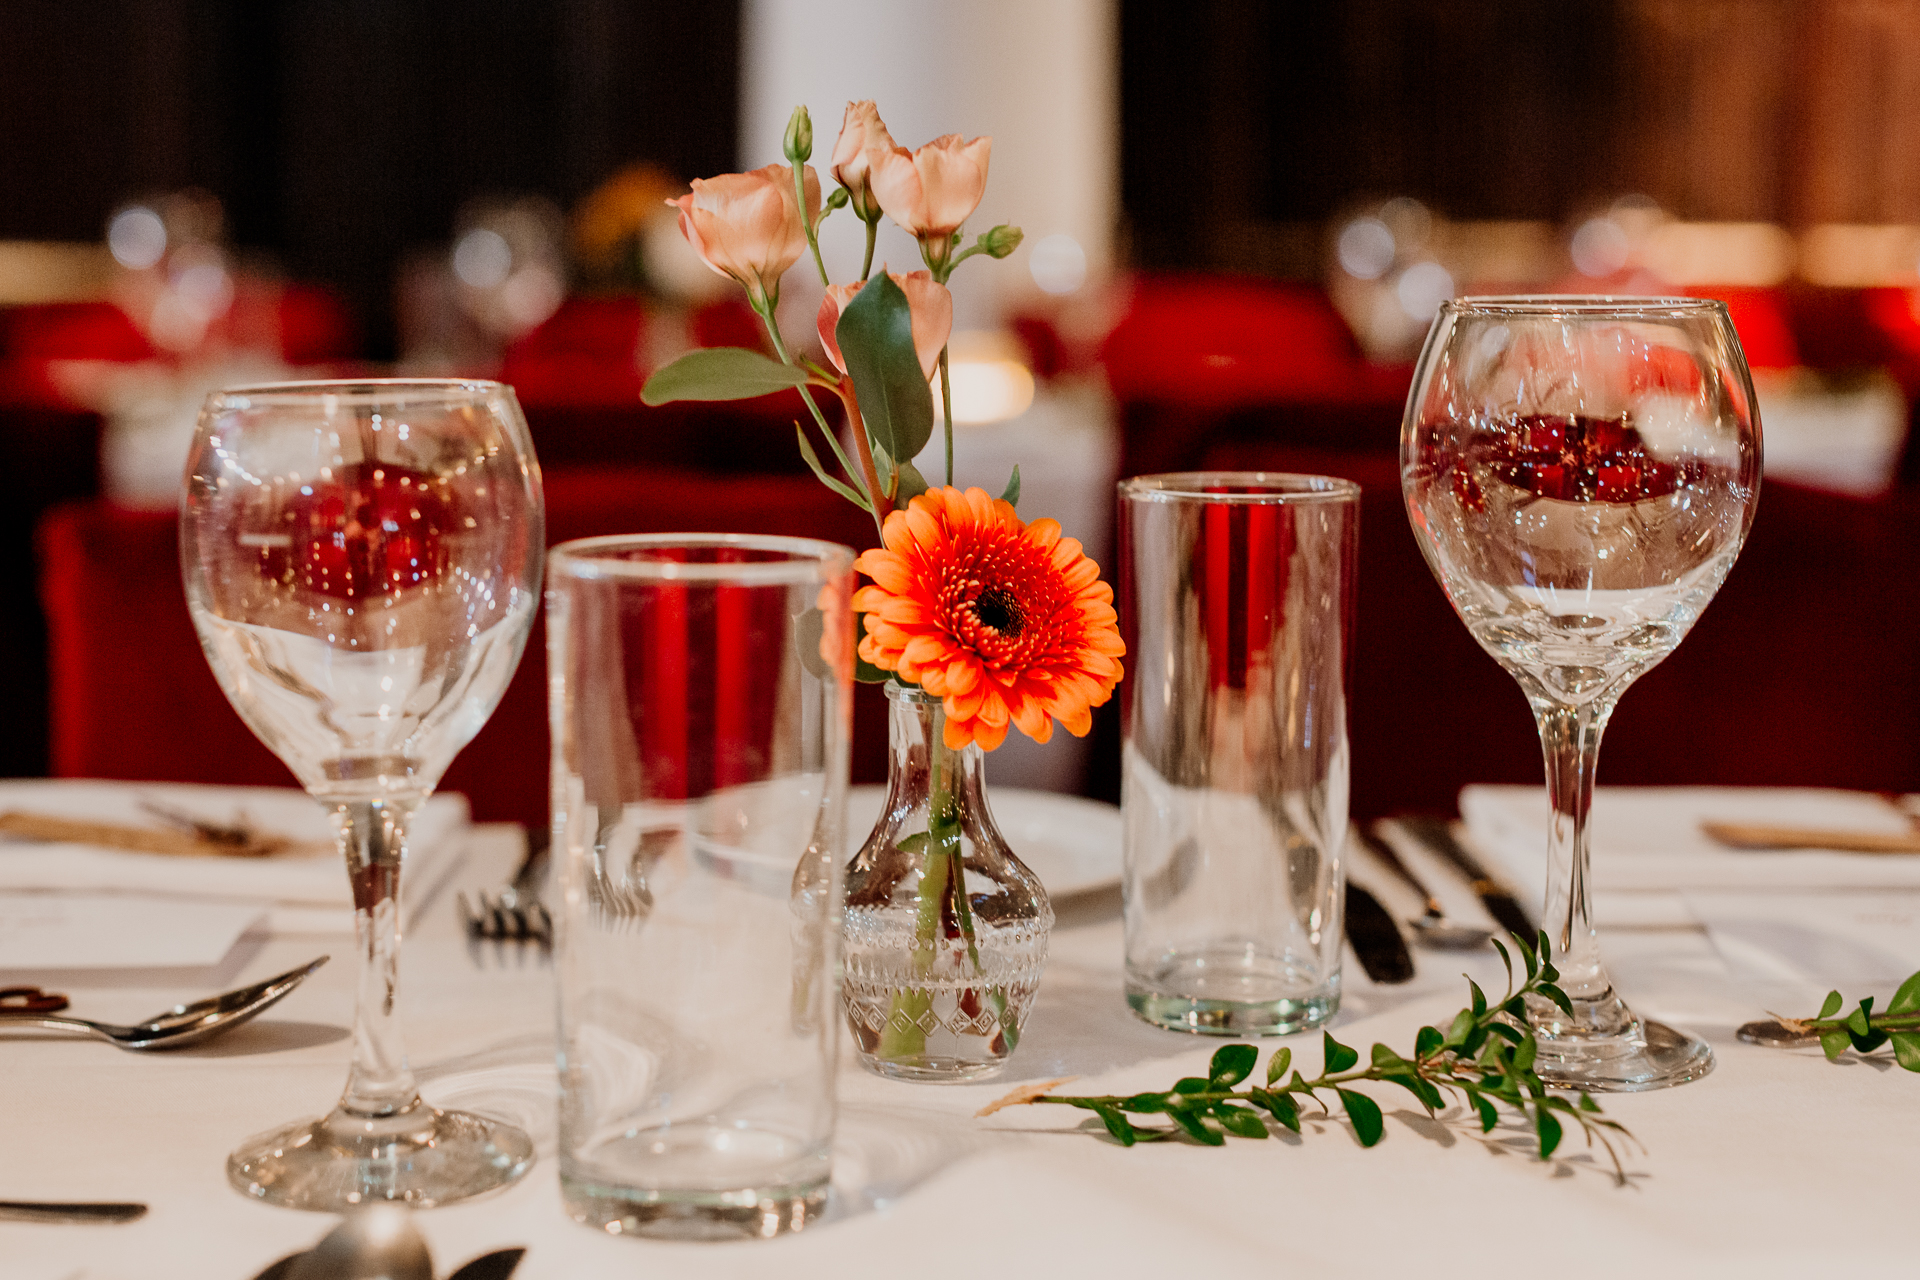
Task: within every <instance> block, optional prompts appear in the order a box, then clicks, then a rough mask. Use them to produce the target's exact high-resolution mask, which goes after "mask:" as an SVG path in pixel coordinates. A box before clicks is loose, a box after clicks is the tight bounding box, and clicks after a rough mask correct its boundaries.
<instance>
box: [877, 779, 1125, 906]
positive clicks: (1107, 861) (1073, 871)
mask: <svg viewBox="0 0 1920 1280" xmlns="http://www.w3.org/2000/svg"><path fill="white" fill-rule="evenodd" d="M886 799H887V789H886V788H885V787H849V788H848V789H847V829H848V830H849V831H851V832H853V833H854V836H853V838H854V840H855V841H859V840H861V839H864V838H865V836H866V834H867V833H868V832H870V831H872V830H873V827H874V824H875V823H876V822H878V821H879V820H880V808H881V806H882V805H884V804H885V803H886ZM987 804H988V806H989V807H991V808H992V810H993V824H994V825H995V826H996V827H998V828H1000V834H1001V835H1003V836H1005V837H1006V838H1007V847H1008V848H1009V849H1012V850H1013V852H1014V854H1015V856H1017V857H1018V858H1019V859H1020V861H1022V862H1024V863H1026V864H1027V866H1028V867H1030V868H1032V870H1033V873H1034V874H1035V875H1037V876H1039V877H1040V883H1041V884H1043V885H1045V886H1046V889H1047V893H1048V894H1049V895H1050V896H1052V897H1055V898H1066V897H1071V896H1072V895H1074V894H1077V893H1091V892H1093V891H1094V890H1096V889H1110V888H1114V887H1116V886H1117V885H1119V883H1120V839H1121V827H1120V809H1119V807H1118V806H1116V805H1110V804H1102V803H1100V802H1099V801H1098V800H1083V799H1081V798H1080V797H1079V796H1066V795H1061V794H1059V793H1058V792H1053V791H1028V790H1024V789H1022V788H1020V787H991V788H989V789H988V791H987Z"/></svg>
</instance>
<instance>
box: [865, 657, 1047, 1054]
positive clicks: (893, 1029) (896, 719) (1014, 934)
mask: <svg viewBox="0 0 1920 1280" xmlns="http://www.w3.org/2000/svg"><path fill="white" fill-rule="evenodd" d="M887 699H888V701H889V703H890V704H891V710H892V720H891V728H890V735H889V736H890V742H891V755H890V759H889V764H888V780H887V802H886V807H885V809H884V810H882V812H881V815H880V822H879V825H878V826H876V827H875V828H874V829H873V834H872V835H870V836H868V837H867V840H866V843H865V845H864V846H863V847H862V848H861V849H860V851H859V853H857V854H856V855H854V858H853V861H852V863H851V864H849V866H848V868H847V903H846V937H845V946H844V963H845V985H844V993H845V1001H846V1009H847V1024H848V1026H849V1027H851V1028H852V1030H853V1039H854V1043H855V1044H856V1045H858V1046H859V1050H860V1060H861V1062H862V1063H864V1064H865V1065H866V1066H867V1068H868V1069H869V1070H871V1071H875V1072H878V1073H879V1074H880V1075H883V1076H891V1077H893V1078H895V1079H898V1080H921V1081H957V1080H974V1079H978V1078H979V1077H981V1076H985V1075H989V1074H991V1073H992V1072H994V1071H997V1070H998V1069H999V1068H1000V1066H1001V1064H1002V1063H1004V1062H1005V1061H1006V1059H1007V1055H1009V1054H1011V1053H1012V1052H1013V1050H1014V1047H1015V1046H1016V1045H1018V1044H1019V1042H1020V1029H1021V1027H1022V1026H1024V1025H1025V1023H1026V1020H1027V1013H1028V1011H1029V1010H1030V1009H1031V1008H1032V1007H1033V995H1034V992H1035V990H1036V989H1038V987H1039V985H1040V970H1041V969H1042V968H1043V967H1044V966H1045V964H1046V959H1047V935H1048V933H1049V932H1051V930H1052V929H1053V907H1052V905H1051V904H1049V903H1048V901H1047V891H1046V890H1045V889H1044V888H1042V887H1041V885H1040V881H1039V878H1038V877H1036V876H1035V875H1034V874H1033V872H1031V871H1029V870H1028V869H1027V868H1026V866H1025V865H1024V864H1023V863H1022V862H1021V861H1020V859H1018V858H1016V857H1015V856H1014V855H1013V852H1012V850H1010V849H1008V848H1007V845H1006V841H1005V840H1004V839H1003V838H1002V837H1001V835H1000V832H999V830H998V828H996V827H995V826H994V825H993V815H992V814H991V813H990V812H989V811H988V809H987V800H986V779H985V762H986V756H985V753H983V752H982V751H981V750H980V748H979V747H977V746H975V745H973V744H972V743H969V744H967V745H966V746H965V747H962V748H960V749H959V750H957V751H956V750H954V749H952V748H950V747H948V746H947V745H946V743H945V741H944V737H943V734H944V730H945V728H946V723H945V721H946V717H945V715H944V713H943V712H942V711H941V705H940V700H939V699H938V698H933V697H929V696H928V695H926V694H925V693H922V692H921V691H920V690H918V689H912V688H907V687H905V686H902V685H898V684H888V686H887Z"/></svg>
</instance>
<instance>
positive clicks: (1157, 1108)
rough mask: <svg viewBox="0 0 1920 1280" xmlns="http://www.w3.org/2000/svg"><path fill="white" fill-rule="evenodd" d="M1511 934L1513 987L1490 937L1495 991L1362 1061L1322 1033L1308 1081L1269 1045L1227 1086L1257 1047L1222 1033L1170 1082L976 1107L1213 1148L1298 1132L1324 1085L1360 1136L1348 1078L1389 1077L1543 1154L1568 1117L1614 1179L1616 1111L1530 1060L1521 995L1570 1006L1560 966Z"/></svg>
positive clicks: (1358, 1108) (1366, 1115)
mask: <svg viewBox="0 0 1920 1280" xmlns="http://www.w3.org/2000/svg"><path fill="white" fill-rule="evenodd" d="M1514 944H1515V947H1516V949H1517V950H1518V951H1519V952H1520V958H1521V961H1522V963H1523V964H1524V965H1525V968H1526V981H1524V982H1522V983H1521V984H1520V985H1519V987H1518V988H1517V989H1516V988H1515V986H1514V981H1513V980H1514V969H1513V959H1512V957H1511V956H1510V955H1509V954H1508V952H1507V949H1506V948H1505V947H1503V946H1501V945H1500V943H1499V942H1497V941H1496V942H1495V943H1494V944H1493V945H1494V947H1495V949H1496V950H1498V951H1499V952H1500V959H1501V961H1502V962H1503V963H1504V964H1505V965H1506V967H1507V991H1506V994H1505V995H1503V996H1502V997H1501V998H1500V999H1499V1000H1498V1001H1489V1000H1488V999H1487V997H1486V993H1485V992H1483V991H1481V989H1480V986H1479V984H1478V983H1476V982H1474V981H1473V980H1472V979H1468V981H1467V986H1468V988H1469V990H1470V991H1471V993H1472V1004H1471V1005H1470V1006H1469V1007H1467V1008H1465V1009H1462V1010H1460V1012H1459V1013H1457V1014H1455V1015H1454V1018H1453V1021H1452V1023H1451V1024H1449V1026H1448V1027H1447V1029H1446V1030H1445V1031H1442V1030H1441V1029H1440V1028H1438V1027H1422V1028H1420V1031H1419V1033H1418V1034H1417V1035H1416V1036H1415V1037H1414V1048H1413V1053H1412V1055H1411V1056H1403V1055H1401V1054H1399V1053H1396V1052H1394V1051H1393V1050H1392V1049H1389V1048H1388V1047H1387V1046H1386V1045H1384V1044H1376V1045H1374V1046H1373V1052H1372V1055H1371V1061H1370V1062H1369V1063H1368V1064H1367V1065H1366V1066H1360V1065H1359V1063H1360V1054H1359V1053H1358V1051H1356V1050H1354V1049H1352V1048H1349V1047H1348V1046H1346V1045H1344V1044H1341V1043H1340V1042H1339V1041H1338V1040H1335V1039H1334V1038H1333V1035H1332V1034H1331V1033H1327V1035H1326V1044H1325V1055H1324V1059H1323V1063H1322V1067H1321V1071H1320V1074H1319V1075H1318V1076H1315V1077H1314V1078H1313V1079H1311V1080H1309V1079H1307V1078H1306V1077H1305V1076H1303V1075H1302V1074H1301V1073H1300V1072H1299V1071H1298V1070H1292V1067H1293V1051H1292V1050H1291V1049H1286V1048H1281V1049H1275V1050H1274V1051H1273V1055H1272V1056H1271V1057H1270V1058H1268V1059H1267V1070H1266V1083H1265V1084H1264V1085H1254V1086H1249V1087H1248V1088H1246V1089H1243V1090H1236V1089H1235V1088H1234V1086H1235V1085H1238V1084H1240V1083H1241V1082H1242V1081H1244V1080H1246V1079H1247V1078H1248V1077H1249V1076H1251V1075H1252V1074H1253V1072H1254V1067H1255V1066H1256V1065H1257V1063H1258V1060H1259V1056H1260V1055H1259V1051H1258V1050H1256V1049H1255V1048H1254V1047H1253V1046H1252V1045H1249V1044H1230V1045H1227V1046H1226V1047H1224V1048H1222V1049H1221V1050H1220V1051H1219V1052H1217V1053H1215V1054H1214V1055H1213V1060H1212V1062H1211V1063H1209V1064H1208V1067H1207V1074H1206V1075H1205V1076H1204V1077H1202V1076H1188V1077H1186V1078H1185V1079H1183V1080H1179V1081H1176V1082H1175V1084H1174V1086H1173V1087H1172V1088H1171V1089H1164V1090H1159V1091H1150V1092H1146V1093H1135V1094H1124V1095H1123V1094H1107V1095H1098V1096H1080V1097H1076V1096H1070V1095H1058V1094H1053V1093H1050V1092H1049V1090H1051V1089H1054V1088H1057V1087H1058V1086H1060V1085H1062V1084H1065V1083H1067V1081H1065V1080H1050V1081H1046V1082H1044V1083H1041V1084H1037V1085H1028V1086H1024V1087H1022V1088H1020V1089H1016V1090H1014V1091H1013V1092H1012V1093H1010V1094H1008V1095H1007V1096H1006V1097H1004V1098H1001V1099H1000V1100H998V1101H997V1102H994V1103H992V1104H990V1105H989V1106H987V1107H986V1108H984V1109H983V1110H982V1111H981V1112H980V1114H981V1115H987V1114H990V1113H992V1112H994V1111H997V1110H999V1109H1000V1108H1002V1107H1009V1106H1020V1105H1025V1104H1029V1103H1057V1104H1059V1105H1061V1106H1068V1107H1079V1108H1081V1109H1083V1110H1086V1111H1091V1112H1093V1113H1094V1114H1095V1115H1097V1116H1099V1117H1100V1119H1101V1121H1102V1122H1103V1123H1104V1124H1105V1125H1106V1126H1107V1132H1108V1133H1110V1134H1112V1135H1113V1137H1114V1139H1115V1140H1116V1141H1118V1142H1119V1143H1120V1144H1121V1145H1122V1146H1128V1147H1130V1146H1133V1145H1134V1144H1135V1143H1137V1142H1152V1141H1159V1140H1162V1139H1166V1138H1172V1137H1177V1136H1180V1135H1182V1134H1184V1135H1185V1136H1186V1137H1188V1138H1191V1139H1192V1140H1193V1141H1195V1142H1200V1143H1204V1144H1206V1145H1207V1146H1211V1147H1218V1146H1223V1145H1225V1143H1226V1140H1227V1136H1228V1135H1232V1136H1234V1137H1240V1138H1265V1137H1267V1136H1269V1129H1268V1126H1269V1125H1270V1124H1279V1125H1282V1126H1284V1127H1285V1128H1287V1129H1290V1130H1292V1131H1293V1132H1294V1133H1299V1132H1300V1123H1301V1107H1302V1105H1303V1104H1309V1105H1316V1106H1318V1107H1319V1108H1320V1110H1321V1112H1322V1113H1323V1114H1326V1115H1329V1116H1330V1115H1332V1110H1331V1109H1330V1108H1329V1107H1328V1105H1327V1100H1326V1099H1325V1098H1324V1097H1322V1096H1321V1095H1322V1094H1323V1093H1331V1094H1332V1095H1333V1097H1334V1100H1335V1101H1337V1102H1338V1103H1339V1104H1340V1106H1341V1108H1342V1109H1343V1110H1344V1111H1345V1112H1346V1115H1347V1120H1348V1121H1349V1122H1350V1123H1351V1124H1352V1125H1353V1132H1354V1136H1355V1137H1356V1138H1358V1139H1359V1140H1360V1145H1361V1146H1363V1147H1371V1146H1373V1145H1374V1144H1375V1143H1377V1142H1379V1141H1380V1139H1381V1138H1382V1137H1383V1136H1385V1125H1384V1121H1383V1117H1382V1116H1381V1112H1380V1104H1379V1103H1377V1102H1375V1101H1374V1100H1373V1099H1372V1098H1371V1097H1369V1096H1368V1095H1367V1094H1365V1093H1362V1092H1361V1091H1360V1090H1358V1089H1356V1088H1354V1087H1353V1086H1355V1085H1359V1084H1366V1083H1380V1084H1394V1085H1398V1086H1400V1087H1401V1088H1403V1089H1405V1090H1406V1091H1407V1092H1408V1093H1411V1094H1412V1095H1413V1096H1414V1097H1415V1098H1416V1099H1418V1100H1419V1102H1420V1105H1421V1106H1422V1107H1424V1108H1425V1109H1426V1112H1427V1114H1428V1115H1429V1116H1432V1115H1436V1114H1438V1113H1439V1112H1440V1111H1441V1110H1443V1109H1444V1108H1445V1107H1446V1105H1447V1101H1446V1098H1445V1097H1443V1096H1442V1093H1441V1091H1442V1090H1446V1091H1447V1092H1449V1093H1452V1094H1454V1095H1456V1096H1457V1097H1459V1098H1460V1099H1462V1100H1463V1101H1464V1102H1465V1103H1466V1104H1468V1105H1469V1106H1471V1107H1472V1108H1473V1110H1474V1111H1475V1112H1476V1113H1477V1114H1478V1116H1479V1121H1480V1131H1481V1132H1482V1133H1489V1132H1491V1131H1492V1130H1493V1129H1494V1127H1495V1126H1496V1125H1498V1124H1499V1123H1500V1111H1501V1108H1502V1107H1503V1106H1504V1107H1506V1108H1507V1109H1509V1110H1510V1111H1513V1112H1517V1113H1518V1114H1519V1116H1520V1117H1521V1118H1523V1119H1524V1120H1525V1121H1526V1123H1527V1124H1528V1126H1529V1127H1530V1128H1531V1129H1532V1131H1533V1133H1534V1134H1535V1135H1536V1137H1537V1139H1538V1144H1539V1153H1540V1158H1541V1159H1543V1160H1544V1159H1546V1158H1547V1157H1549V1156H1551V1155H1552V1154H1553V1153H1554V1151H1555V1150H1556V1149H1557V1148H1558V1147H1559V1146H1560V1140H1561V1138H1562V1137H1563V1136H1564V1134H1565V1131H1566V1127H1567V1125H1568V1124H1573V1125H1576V1126H1577V1127H1578V1128H1579V1129H1580V1130H1581V1131H1582V1132H1583V1133H1584V1134H1585V1135H1586V1139H1587V1144H1588V1145H1589V1146H1591V1145H1593V1143H1594V1142H1595V1141H1598V1142H1599V1144H1600V1145H1601V1147H1603V1148H1604V1149H1605V1150H1606V1153H1607V1156H1608V1158H1609V1159H1610V1160H1611V1161H1612V1163H1613V1169H1614V1176H1615V1178H1616V1180H1619V1181H1622V1182H1624V1181H1625V1179H1626V1170H1625V1168H1624V1166H1623V1165H1622V1164H1621V1161H1620V1151H1619V1149H1618V1148H1617V1147H1616V1146H1615V1143H1614V1137H1615V1135H1617V1136H1618V1137H1620V1138H1622V1139H1625V1140H1627V1141H1632V1140H1633V1135H1632V1134H1630V1133H1628V1132H1627V1130H1626V1129H1625V1127H1623V1126H1622V1125H1621V1124H1619V1123H1618V1122H1617V1121H1614V1120H1608V1119H1606V1118H1604V1117H1603V1116H1602V1115H1601V1114H1600V1106H1599V1104H1598V1103H1596V1102H1594V1100H1593V1099H1592V1098H1590V1097H1588V1096H1587V1095H1586V1094H1584V1093H1580V1094H1575V1095H1574V1096H1573V1097H1572V1098H1566V1097H1561V1096H1557V1095H1554V1094H1550V1093H1548V1092H1547V1086H1546V1084H1545V1083H1544V1082H1543V1081H1542V1080H1541V1079H1540V1076H1539V1074H1538V1073H1537V1072H1536V1071H1535V1070H1534V1059H1535V1057H1536V1055H1537V1054H1538V1053H1539V1050H1540V1045H1539V1041H1538V1040H1536V1039H1535V1038H1534V1034H1533V1032H1532V1031H1531V1030H1530V1029H1529V1028H1528V1025H1527V1020H1526V1019H1527V1012H1526V999H1527V997H1528V996H1530V995H1531V996H1541V997H1544V998H1546V999H1548V1000H1551V1001H1552V1002H1553V1003H1554V1004H1556V1005H1558V1006H1560V1007H1561V1008H1562V1009H1564V1010H1566V1011H1567V1012H1568V1013H1569V1014H1571V1013H1572V1011H1573V1010H1572V1002H1571V1001H1570V1000H1568V998H1567V994H1566V992H1564V991H1562V990H1561V989H1560V988H1559V987H1558V986H1557V985H1555V984H1556V983H1557V982H1558V980H1559V977H1560V974H1559V971H1558V970H1556V969H1555V968H1554V967H1553V964H1552V963H1551V961H1550V958H1549V957H1550V952H1549V949H1548V945H1547V935H1546V934H1545V933H1542V934H1541V935H1540V937H1539V943H1538V946H1537V948H1536V947H1530V946H1528V945H1527V943H1526V942H1525V941H1524V940H1522V939H1521V938H1519V937H1518V936H1517V935H1516V936H1515V938H1514ZM1290 1070H1292V1075H1291V1077H1289V1076H1288V1072H1289V1071H1290ZM1141 1116H1165V1117H1166V1118H1167V1119H1168V1120H1169V1121H1170V1122H1171V1124H1170V1125H1151V1126H1146V1125H1141V1124H1140V1123H1138V1121H1137V1120H1136V1119H1135V1118H1134V1117H1141Z"/></svg>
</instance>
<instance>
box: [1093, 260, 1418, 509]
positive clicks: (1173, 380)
mask: <svg viewBox="0 0 1920 1280" xmlns="http://www.w3.org/2000/svg"><path fill="white" fill-rule="evenodd" d="M1100 357H1101V362H1102V363H1103V364H1104V365H1105V367H1106V372H1107V379H1108V382H1109V383H1110V385H1111V386H1112V388H1113V393H1114V397H1115V399H1116V400H1118V401H1119V404H1120V431H1121V451H1120V452H1121V457H1120V467H1121V474H1122V475H1140V474H1144V473H1148V472H1155V471H1178V470H1183V469H1187V468H1191V467H1193V466H1196V465H1198V462H1199V459H1200V457H1201V455H1202V454H1204V453H1205V452H1206V451H1207V450H1208V449H1209V448H1212V447H1215V446H1216V445H1219V444H1221V443H1222V442H1226V441H1233V440H1243V439H1244V440H1253V439H1258V440H1267V441H1283V442H1286V443H1288V444H1293V445H1302V446H1312V447H1325V448H1333V449H1362V450H1364V449H1382V448H1389V447H1392V445H1393V442H1394V441H1395V440H1396V439H1397V438H1398V436H1399V431H1400V411H1401V407H1402V406H1403V405H1404V403H1405V401H1406V395H1407V384H1408V381H1409V377H1410V373H1411V370H1410V369H1407V368H1403V367H1400V366H1383V365H1376V364H1372V363H1370V362H1368V361H1366V360H1364V359H1363V358H1362V357H1361V354H1360V348H1359V345H1358V344H1357V343H1356V342H1355V341H1354V338H1353V334H1352V333H1351V332H1350V331H1349V330H1348V329H1347V326H1346V322H1345V321H1344V320H1342V319H1341V318H1340V314H1339V312H1337V311H1335V310H1334V307H1333V303H1332V302H1331V301H1330V300H1329V299H1328V298H1327V296H1326V293H1325V291H1324V290H1321V289H1319V288H1318V287H1315V286H1310V285H1297V284H1278V283H1272V282H1267V281H1256V280H1244V279H1236V278H1232V277H1224V276H1145V277H1142V278H1141V279H1140V280H1138V281H1137V282H1136V283H1135V285H1134V289H1133V293H1132V296H1131V299H1130V302H1129V304H1128V307H1127V310H1126V312H1125V314H1124V315H1123V316H1122V317H1121V319H1120V321H1119V323H1118V324H1116V325H1115V326H1114V329H1113V331H1112V332H1111V333H1110V334H1109V335H1108V336H1107V338H1106V340H1105V341H1104V343H1103V344H1102V346H1101V349H1100Z"/></svg>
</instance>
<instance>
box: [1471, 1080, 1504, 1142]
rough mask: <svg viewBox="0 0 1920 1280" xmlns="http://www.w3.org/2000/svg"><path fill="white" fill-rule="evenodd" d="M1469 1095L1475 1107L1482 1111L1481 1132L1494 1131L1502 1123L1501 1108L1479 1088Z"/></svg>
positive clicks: (1476, 1109)
mask: <svg viewBox="0 0 1920 1280" xmlns="http://www.w3.org/2000/svg"><path fill="white" fill-rule="evenodd" d="M1467 1096H1468V1097H1470V1098H1472V1099H1473V1109H1474V1110H1475V1111H1478V1112H1479V1113H1480V1132H1482V1133H1492V1132H1493V1131H1494V1128H1495V1127H1496V1126H1497V1125H1498V1124H1499V1123H1500V1108H1498V1107H1496V1106H1494V1105H1493V1100H1492V1099H1491V1098H1489V1097H1487V1096H1486V1095H1485V1094H1483V1093H1481V1092H1479V1091H1478V1090H1475V1091H1473V1092H1472V1093H1470V1094H1468V1095H1467Z"/></svg>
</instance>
